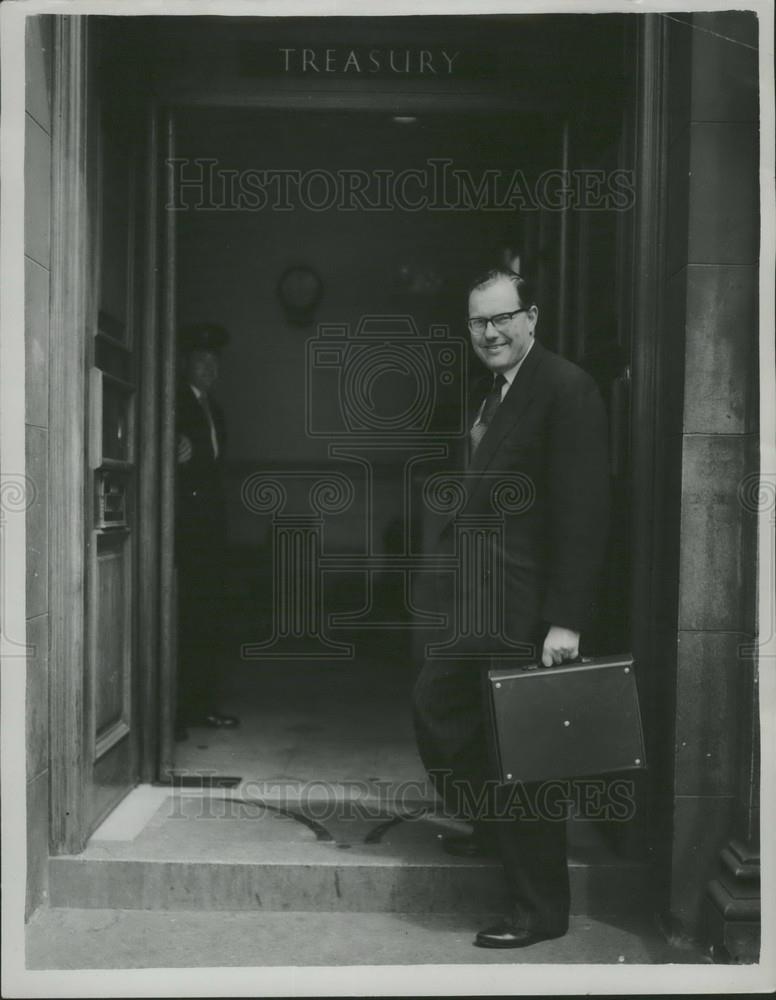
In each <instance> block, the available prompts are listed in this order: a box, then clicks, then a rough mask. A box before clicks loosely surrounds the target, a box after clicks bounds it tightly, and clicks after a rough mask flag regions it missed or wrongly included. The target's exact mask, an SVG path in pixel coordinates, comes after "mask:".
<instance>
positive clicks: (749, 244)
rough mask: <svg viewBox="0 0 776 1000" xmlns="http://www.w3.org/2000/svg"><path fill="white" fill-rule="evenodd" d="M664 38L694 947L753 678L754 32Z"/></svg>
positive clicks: (685, 903) (740, 23) (709, 19)
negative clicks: (748, 483) (742, 494)
mask: <svg viewBox="0 0 776 1000" xmlns="http://www.w3.org/2000/svg"><path fill="white" fill-rule="evenodd" d="M670 30H671V45H670V90H669V102H670V107H671V115H670V119H669V171H668V173H669V192H668V195H669V218H668V232H667V237H668V238H667V246H666V253H667V262H668V268H667V295H666V303H667V309H666V320H667V324H666V325H667V329H666V330H665V331H664V335H665V336H666V337H667V338H668V339H669V340H670V341H671V342H673V343H674V344H675V345H676V346H675V350H674V351H671V350H670V349H668V348H667V350H666V352H665V353H666V357H668V358H671V357H673V359H674V361H675V368H676V371H677V372H679V378H680V379H683V386H680V392H681V395H682V396H683V401H684V402H683V406H682V408H681V420H680V421H677V423H676V426H675V427H674V428H673V431H672V434H673V436H674V441H673V447H674V449H675V454H677V455H678V456H680V464H681V484H680V496H679V497H678V498H677V499H678V506H679V511H680V514H679V524H678V527H679V537H680V546H679V590H678V602H677V607H676V611H675V620H674V624H675V642H676V689H675V699H676V700H675V716H674V720H675V721H674V733H673V737H674V751H675V757H674V775H673V777H674V796H673V842H672V849H671V893H670V906H671V913H672V915H673V916H674V917H675V918H676V919H677V920H678V922H679V923H680V925H682V926H683V927H685V928H686V929H687V930H689V931H690V932H691V933H694V932H697V930H698V926H699V920H700V914H701V901H702V896H703V892H704V888H705V884H706V882H707V881H708V879H709V878H711V877H712V875H713V873H714V870H715V868H716V863H717V858H718V855H719V851H720V849H721V847H722V846H723V844H724V843H725V841H726V840H727V839H728V837H729V836H730V834H731V830H732V825H733V822H734V819H735V816H736V808H735V807H736V797H737V794H738V788H737V782H738V754H739V744H740V741H741V737H742V727H744V726H746V725H747V721H746V720H747V712H746V710H745V708H746V706H745V705H744V704H743V702H744V700H745V692H746V690H747V687H748V683H749V677H748V675H750V673H751V660H750V659H748V658H747V656H746V654H744V653H742V649H741V647H742V646H744V645H745V644H746V643H747V640H748V639H750V637H751V634H752V631H753V627H754V602H753V596H754V595H753V584H754V572H755V565H756V558H755V545H756V535H755V531H754V527H755V520H754V514H753V513H752V512H751V511H750V510H747V509H746V505H745V504H742V503H741V501H740V499H739V488H740V486H741V484H742V481H743V480H744V479H745V477H746V476H747V475H748V474H749V473H750V472H752V471H753V470H755V469H756V468H757V385H758V379H757V368H756V364H757V343H758V316H757V308H758V255H759V201H758V199H759V191H758V175H759V150H758V110H759V109H758V88H757V67H758V63H757V49H756V46H757V21H756V18H755V16H754V15H753V14H751V13H747V12H738V11H723V12H718V13H699V14H694V15H692V16H691V17H690V16H688V17H687V19H686V21H685V22H684V23H681V22H674V23H673V24H672V26H671V29H670ZM679 352H681V356H679ZM670 377H671V373H670V372H669V373H667V378H669V379H670Z"/></svg>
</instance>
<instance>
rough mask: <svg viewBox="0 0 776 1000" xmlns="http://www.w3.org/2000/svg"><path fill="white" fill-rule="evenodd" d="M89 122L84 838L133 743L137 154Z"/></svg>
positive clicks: (123, 138)
mask: <svg viewBox="0 0 776 1000" xmlns="http://www.w3.org/2000/svg"><path fill="white" fill-rule="evenodd" d="M89 116H90V126H91V130H90V136H89V148H90V154H89V158H90V178H89V183H90V185H91V197H90V199H89V204H90V209H89V211H90V220H89V223H90V226H89V228H90V231H91V232H90V236H91V239H90V241H89V242H90V252H89V254H88V262H87V267H88V273H89V275H90V278H91V281H90V285H91V294H90V296H89V299H88V302H87V317H86V321H87V344H86V357H85V361H86V368H87V372H86V375H87V378H86V391H87V400H86V461H87V469H86V477H85V478H86V484H85V485H86V491H85V492H86V496H85V506H84V514H85V519H86V521H85V528H86V531H85V539H86V559H85V576H86V581H85V582H86V586H85V636H84V639H85V641H84V654H85V655H84V670H85V677H84V691H83V724H84V734H83V740H84V762H83V772H82V775H83V776H82V780H83V809H84V814H83V823H82V830H83V833H84V835H88V834H89V832H91V831H92V830H93V829H94V828H95V826H96V825H97V824H98V823H99V822H100V821H101V820H102V819H103V818H104V817H105V816H106V815H107V814H108V813H109V812H110V810H111V809H112V808H114V807H115V805H116V804H117V803H118V802H119V801H120V800H121V799H122V798H123V797H124V796H125V795H126V794H127V792H128V791H130V789H131V788H132V787H133V786H134V785H135V784H136V783H137V781H138V777H139V736H140V728H139V720H138V711H137V709H138V676H137V674H138V671H137V660H138V657H137V645H138V644H137V595H138V573H137V552H138V545H137V541H138V531H139V528H140V525H139V519H138V509H139V508H138V454H139V447H138V381H139V374H140V370H141V369H140V364H139V356H140V347H141V330H140V324H139V323H138V322H137V321H136V298H137V289H136V283H137V269H136V266H135V263H136V232H137V227H136V215H137V201H136V187H137V185H136V169H135V167H136V157H137V147H136V146H135V145H133V143H132V140H131V137H130V136H128V135H127V131H126V130H125V129H123V128H122V127H121V116H119V115H115V114H114V115H111V114H109V113H108V109H107V108H106V106H105V105H104V104H102V103H101V102H100V101H99V100H98V99H97V98H96V97H94V99H93V100H92V101H91V102H90V108H89Z"/></svg>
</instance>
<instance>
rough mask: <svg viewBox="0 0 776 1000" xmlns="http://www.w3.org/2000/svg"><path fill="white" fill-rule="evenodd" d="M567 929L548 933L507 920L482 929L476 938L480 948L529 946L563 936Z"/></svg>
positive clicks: (476, 943) (475, 940)
mask: <svg viewBox="0 0 776 1000" xmlns="http://www.w3.org/2000/svg"><path fill="white" fill-rule="evenodd" d="M563 934H565V931H563V932H562V933H560V934H546V933H543V932H542V931H529V930H525V928H523V927H515V926H514V924H511V923H509V921H507V920H505V921H503V923H500V924H496V925H495V926H494V927H488V928H487V929H486V930H484V931H480V932H479V934H478V935H477V937H476V938H475V939H474V943H475V945H477V947H478V948H528V947H529V946H530V945H532V944H538V943H539V942H540V941H551V940H552V939H553V938H559V937H563Z"/></svg>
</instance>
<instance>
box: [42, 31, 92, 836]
mask: <svg viewBox="0 0 776 1000" xmlns="http://www.w3.org/2000/svg"><path fill="white" fill-rule="evenodd" d="M53 31H54V73H53V76H54V80H53V93H54V101H53V104H54V109H53V114H52V122H53V126H52V131H53V135H52V163H53V169H52V191H51V299H50V330H51V337H50V365H51V371H52V378H51V380H50V395H49V407H50V417H49V428H50V430H49V439H50V445H49V489H50V502H49V602H50V616H51V617H50V623H51V624H50V629H51V634H50V655H49V663H50V689H49V690H50V701H49V723H50V726H49V732H50V774H51V797H50V834H51V849H52V851H53V852H55V853H62V852H69V853H74V852H77V851H79V850H81V849H82V848H83V844H84V840H85V837H84V831H83V829H82V820H83V814H84V782H83V767H84V751H85V747H84V728H83V719H84V657H85V655H86V648H85V634H84V622H85V607H84V599H85V579H86V564H85V558H86V549H85V542H86V539H85V523H84V510H85V500H86V494H85V490H86V477H85V465H86V462H85V447H86V429H85V421H86V413H85V400H86V335H85V334H86V323H87V315H88V302H89V295H90V289H89V282H88V274H87V264H88V259H89V217H88V204H87V187H86V181H87V169H88V164H87V143H86V139H87V133H86V128H87V101H88V42H87V30H86V22H85V19H84V18H82V17H64V18H55V19H54V25H53Z"/></svg>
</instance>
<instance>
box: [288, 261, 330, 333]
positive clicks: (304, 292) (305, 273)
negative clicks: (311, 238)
mask: <svg viewBox="0 0 776 1000" xmlns="http://www.w3.org/2000/svg"><path fill="white" fill-rule="evenodd" d="M277 294H278V298H279V299H280V302H281V305H282V306H283V308H284V309H285V311H286V315H287V317H288V319H289V321H290V322H292V323H296V324H298V325H300V326H303V325H305V324H306V323H309V322H310V321H311V320H312V318H313V313H314V312H315V307H316V306H317V305H318V303H319V302H320V301H321V298H322V296H323V282H322V281H321V279H320V276H319V275H318V273H317V271H314V270H313V269H312V268H311V267H308V265H306V264H294V265H292V266H291V267H288V268H286V270H285V271H284V272H283V273H282V274H281V276H280V278H279V280H278V284H277Z"/></svg>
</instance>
